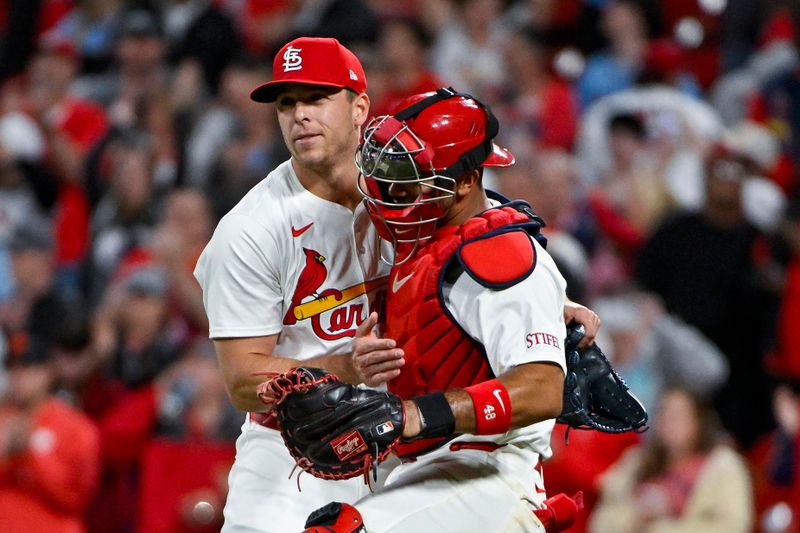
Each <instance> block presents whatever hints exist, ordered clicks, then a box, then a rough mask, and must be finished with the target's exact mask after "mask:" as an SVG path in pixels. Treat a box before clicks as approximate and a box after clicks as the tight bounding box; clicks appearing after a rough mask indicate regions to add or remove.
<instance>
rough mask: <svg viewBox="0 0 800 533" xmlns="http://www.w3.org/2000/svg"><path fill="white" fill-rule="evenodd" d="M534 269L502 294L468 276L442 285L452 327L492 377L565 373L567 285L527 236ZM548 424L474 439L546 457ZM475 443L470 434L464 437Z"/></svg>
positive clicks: (532, 240)
mask: <svg viewBox="0 0 800 533" xmlns="http://www.w3.org/2000/svg"><path fill="white" fill-rule="evenodd" d="M531 242H532V243H533V246H534V248H535V249H536V268H534V270H533V272H532V273H531V275H530V276H528V277H527V278H525V279H524V280H522V281H520V282H519V283H517V284H516V285H513V286H511V287H509V288H507V289H503V290H492V289H487V288H486V287H483V286H482V285H480V284H479V283H478V282H476V281H475V280H474V279H472V277H470V276H468V275H461V276H459V277H458V279H457V280H456V281H455V283H454V284H452V285H451V284H447V283H445V285H444V287H443V290H442V292H443V295H444V302H445V306H446V307H447V310H448V311H449V312H450V313H451V315H452V316H453V318H454V319H455V321H456V322H458V324H459V325H460V326H461V327H462V328H464V331H465V332H466V333H467V334H468V335H470V337H472V338H473V339H475V340H476V341H478V342H480V343H481V344H482V345H483V347H484V348H485V351H486V357H487V359H488V360H489V365H490V366H491V367H492V371H493V372H494V375H495V376H499V375H502V374H504V373H505V372H508V371H509V370H511V369H512V368H513V367H515V366H517V365H521V364H525V363H534V362H539V363H554V364H557V365H559V366H560V367H561V369H562V370H563V371H564V373H565V375H566V359H565V355H564V339H565V338H566V335H567V331H566V326H565V324H564V304H565V303H566V288H567V282H566V281H565V280H564V277H563V276H562V275H561V273H560V272H559V271H558V267H556V265H555V263H554V262H553V258H552V257H550V254H548V253H547V251H545V249H544V248H542V246H541V245H540V244H539V243H538V242H537V241H536V240H535V239H533V238H531ZM554 424H555V421H553V420H548V421H544V422H540V423H538V424H533V425H531V426H528V427H525V428H520V429H515V430H512V431H509V432H508V433H506V434H505V435H503V436H491V437H480V439H481V440H492V441H494V442H498V443H500V444H508V443H513V444H515V445H517V446H520V447H523V448H529V449H531V450H533V451H535V452H536V453H537V454H539V455H540V456H541V457H542V459H546V458H548V457H550V456H551V455H552V450H551V449H550V433H551V432H552V430H553V425H554ZM469 438H470V439H471V440H475V437H474V436H470V437H469Z"/></svg>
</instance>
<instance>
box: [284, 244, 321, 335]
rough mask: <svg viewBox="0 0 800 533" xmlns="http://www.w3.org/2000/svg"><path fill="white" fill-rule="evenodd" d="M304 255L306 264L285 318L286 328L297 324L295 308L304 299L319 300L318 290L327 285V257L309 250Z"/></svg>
mask: <svg viewBox="0 0 800 533" xmlns="http://www.w3.org/2000/svg"><path fill="white" fill-rule="evenodd" d="M303 253H304V254H305V256H306V264H305V266H304V267H303V271H302V272H300V277H299V278H298V279H297V287H295V289H294V294H293V295H292V304H291V305H290V306H289V310H288V311H287V312H286V315H285V316H284V317H283V324H284V325H286V326H291V325H293V324H295V323H297V318H296V317H295V315H294V308H295V307H297V306H298V305H300V303H301V302H302V301H303V299H304V298H306V297H308V296H315V297H317V298H319V294H317V290H318V289H319V288H320V287H321V286H322V284H323V283H325V278H327V277H328V269H327V268H326V267H325V257H324V256H323V255H322V254H321V253H319V252H318V251H316V250H311V249H309V248H303Z"/></svg>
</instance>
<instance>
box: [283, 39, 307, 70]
mask: <svg viewBox="0 0 800 533" xmlns="http://www.w3.org/2000/svg"><path fill="white" fill-rule="evenodd" d="M302 51H303V49H302V48H295V47H293V46H292V45H289V47H288V48H287V49H286V51H285V52H284V53H283V71H284V72H290V71H292V70H300V69H302V68H303V58H302V57H300V52H302Z"/></svg>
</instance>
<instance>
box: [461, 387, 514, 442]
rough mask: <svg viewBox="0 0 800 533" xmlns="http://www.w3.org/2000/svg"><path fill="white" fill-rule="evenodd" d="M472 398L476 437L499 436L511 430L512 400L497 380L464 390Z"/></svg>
mask: <svg viewBox="0 0 800 533" xmlns="http://www.w3.org/2000/svg"><path fill="white" fill-rule="evenodd" d="M464 390H465V391H467V394H469V395H470V396H471V397H472V405H473V408H474V409H475V423H476V425H477V430H476V431H475V434H476V435H497V434H500V433H505V432H506V431H508V430H509V429H511V398H509V396H508V391H507V390H506V388H505V386H503V384H502V383H500V381H499V380H497V379H492V380H490V381H484V382H483V383H478V384H477V385H472V386H471V387H467V388H466V389H464Z"/></svg>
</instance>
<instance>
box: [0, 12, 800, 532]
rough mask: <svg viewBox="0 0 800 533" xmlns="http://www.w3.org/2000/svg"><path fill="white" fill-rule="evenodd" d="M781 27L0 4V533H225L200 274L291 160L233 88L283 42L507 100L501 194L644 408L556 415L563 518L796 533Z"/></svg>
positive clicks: (623, 18) (791, 64)
mask: <svg viewBox="0 0 800 533" xmlns="http://www.w3.org/2000/svg"><path fill="white" fill-rule="evenodd" d="M798 31H800V3H798V2H797V1H796V0H516V1H511V0H505V1H503V0H424V1H423V0H391V1H387V0H183V1H181V0H172V1H170V0H153V1H149V2H135V1H125V0H0V357H2V360H3V364H2V367H1V369H0V397H1V398H2V400H0V531H49V532H54V531H69V532H80V531H89V532H95V531H97V532H106V531H108V532H112V531H113V532H134V531H141V532H179V531H180V532H183V531H215V530H218V529H219V525H220V523H221V509H222V505H223V502H224V499H225V493H226V486H225V484H226V476H227V471H228V469H229V467H230V464H231V463H232V461H233V454H234V449H233V443H234V440H235V438H236V436H237V434H238V427H239V425H240V423H241V415H240V414H239V413H236V412H235V411H234V410H233V408H232V407H231V405H230V403H229V402H228V399H227V397H226V394H225V389H224V385H223V382H222V379H221V376H220V374H219V372H218V370H217V368H216V359H215V356H214V351H213V346H212V345H211V344H210V342H209V341H208V339H207V328H208V324H207V321H206V318H205V314H204V311H203V307H202V295H201V292H200V288H199V286H198V285H197V284H196V282H195V280H194V278H193V276H192V270H193V266H194V263H195V261H196V259H197V257H198V255H199V253H200V251H201V250H202V248H203V246H204V245H205V243H206V242H207V240H208V238H209V236H210V234H211V232H212V231H213V228H214V226H215V224H216V222H217V221H218V220H219V218H220V217H221V216H222V215H223V214H225V213H226V212H227V210H229V209H230V208H231V207H232V206H233V205H235V203H236V202H237V201H238V199H239V198H241V196H242V195H243V194H244V193H245V192H246V191H247V190H249V188H250V187H252V186H253V185H254V184H255V183H257V182H258V181H259V180H261V179H262V178H263V177H264V176H266V174H267V173H268V172H269V171H271V170H272V169H273V168H274V167H275V166H277V165H278V164H279V163H280V162H282V161H283V160H285V159H286V158H287V157H288V153H287V152H286V150H285V148H284V146H283V143H282V141H281V138H280V133H279V130H278V128H277V123H276V119H275V114H274V110H273V109H272V107H271V106H265V105H257V104H255V103H253V102H251V101H250V100H249V98H248V94H249V91H250V90H251V89H252V88H253V87H255V86H256V85H258V84H260V83H262V82H263V81H265V80H267V79H268V78H269V76H270V73H271V63H272V57H273V55H274V53H275V51H276V50H277V49H278V48H279V47H280V46H281V45H282V44H283V43H285V42H286V41H287V40H289V39H291V38H293V37H295V36H299V35H316V36H333V37H337V38H338V39H339V40H341V41H342V42H343V43H344V44H346V45H347V46H349V47H350V48H351V49H353V50H354V51H355V52H356V53H357V55H358V56H359V57H360V58H361V60H362V62H363V64H364V66H365V69H366V71H367V78H368V83H369V91H368V92H369V95H370V97H371V100H372V113H373V114H376V115H377V114H383V113H387V112H390V111H391V110H392V109H393V107H394V106H395V105H396V104H397V103H398V102H399V101H400V100H401V99H402V98H404V97H405V96H407V95H410V94H414V93H418V92H422V91H427V90H432V89H435V88H437V87H440V86H444V85H452V86H454V87H455V88H456V89H458V90H460V91H464V92H469V93H471V94H473V95H475V96H476V97H479V98H481V99H482V100H483V101H485V102H486V103H488V104H489V105H490V106H491V107H492V109H493V110H494V112H495V113H496V114H497V116H498V117H499V119H500V124H501V128H500V134H499V138H498V140H499V142H500V143H501V144H503V145H505V146H507V147H509V148H510V149H511V150H512V151H513V152H514V153H515V155H516V157H517V164H516V165H515V166H514V167H512V168H510V169H502V170H496V171H494V172H491V173H489V172H487V174H486V178H485V179H486V182H487V185H488V186H489V187H491V188H493V189H495V190H498V191H500V192H502V193H504V194H505V195H507V196H509V197H519V198H525V199H527V200H529V201H530V202H531V203H532V205H533V206H534V209H535V211H537V212H538V213H539V214H540V215H541V216H542V217H543V218H544V219H545V221H546V222H547V225H548V226H547V228H546V230H545V233H546V234H547V236H548V238H549V241H550V244H549V250H550V252H551V254H552V255H553V256H554V258H555V259H556V261H557V262H558V264H559V266H560V268H561V269H562V271H563V272H564V275H565V277H566V278H567V279H568V282H569V295H570V296H571V297H572V298H573V299H575V300H577V301H579V302H582V303H584V304H586V305H588V306H590V307H592V308H594V309H595V310H596V311H597V312H598V314H599V315H600V317H601V319H602V320H603V324H604V325H603V331H602V334H601V337H600V339H599V342H600V345H601V346H602V347H603V348H604V350H605V351H606V352H607V354H608V355H609V357H610V358H611V359H612V361H613V362H614V364H615V365H616V366H617V367H618V368H619V370H620V372H621V373H622V375H623V376H624V377H625V378H626V379H627V381H628V382H629V383H630V384H631V386H632V387H633V388H634V390H635V391H636V392H637V393H638V394H639V395H640V396H641V398H642V400H643V401H644V402H645V403H646V405H647V406H648V408H649V409H650V411H651V413H652V424H651V426H652V428H651V430H650V431H648V432H647V433H644V434H642V435H623V436H608V435H601V434H596V433H593V432H579V431H573V432H571V433H570V434H569V435H565V434H564V431H563V428H559V429H557V431H556V433H555V435H554V437H553V447H554V450H555V456H554V458H553V459H552V460H551V461H550V462H548V463H546V465H545V472H546V477H547V480H548V491H549V492H551V493H556V492H559V491H566V492H569V493H570V494H571V493H573V492H575V491H576V490H583V491H584V498H585V502H586V506H587V512H586V513H584V515H583V516H582V517H581V518H580V519H579V523H578V524H577V525H576V526H575V527H573V528H572V530H571V531H573V533H577V532H583V531H598V532H612V531H613V532H625V531H631V532H634V531H652V532H655V531H659V532H670V531H681V532H693V531H697V532H698V533H699V532H701V531H702V532H707V531H726V532H733V531H743V532H744V531H763V532H765V533H779V532H795V533H796V532H797V531H800V527H799V526H800V473H799V472H798V468H800V454H798V433H799V429H800V409H799V408H798V406H799V405H800V404H799V403H798V401H800V396H798V393H800V196H799V195H798V193H800V190H798V179H799V178H800V166H798V164H800V56H798V53H799V52H800V48H798V44H799V43H800V37H798ZM565 437H567V438H565ZM565 440H568V444H566V443H565ZM723 489H725V490H723Z"/></svg>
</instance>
